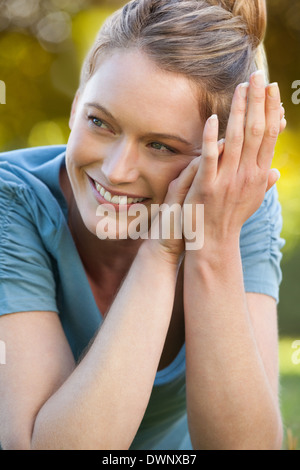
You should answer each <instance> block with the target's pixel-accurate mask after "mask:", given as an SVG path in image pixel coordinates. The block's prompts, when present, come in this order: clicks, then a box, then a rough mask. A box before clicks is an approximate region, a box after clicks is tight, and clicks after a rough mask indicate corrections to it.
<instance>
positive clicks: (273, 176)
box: [266, 168, 281, 192]
mask: <svg viewBox="0 0 300 470" xmlns="http://www.w3.org/2000/svg"><path fill="white" fill-rule="evenodd" d="M280 176H281V175H280V171H279V170H277V168H272V169H271V170H270V171H269V177H268V185H267V189H266V192H268V191H269V190H270V189H271V188H272V187H273V186H274V184H276V183H277V181H279V179H280Z"/></svg>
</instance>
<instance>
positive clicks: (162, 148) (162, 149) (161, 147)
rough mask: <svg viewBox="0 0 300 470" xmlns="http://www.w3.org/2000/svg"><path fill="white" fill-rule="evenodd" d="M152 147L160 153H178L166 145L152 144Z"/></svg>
mask: <svg viewBox="0 0 300 470" xmlns="http://www.w3.org/2000/svg"><path fill="white" fill-rule="evenodd" d="M150 147H151V148H153V149H154V150H157V151H159V152H164V153H176V151H175V150H173V149H172V148H170V147H167V146H166V145H163V144H160V143H159V142H152V143H151V144H150Z"/></svg>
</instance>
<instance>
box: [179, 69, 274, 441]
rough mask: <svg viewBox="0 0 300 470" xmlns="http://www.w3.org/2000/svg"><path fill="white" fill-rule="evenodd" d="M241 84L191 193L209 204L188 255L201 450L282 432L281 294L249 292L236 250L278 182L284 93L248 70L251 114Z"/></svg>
mask: <svg viewBox="0 0 300 470" xmlns="http://www.w3.org/2000/svg"><path fill="white" fill-rule="evenodd" d="M245 91H246V88H245V87H238V89H237V91H236V93H235V96H234V99H233V105H232V111H231V115H230V118H229V123H228V129H227V134H226V144H225V150H224V153H223V155H222V157H221V159H220V160H219V161H218V158H217V150H216V140H217V121H216V120H215V121H214V122H212V120H210V122H208V123H207V125H206V128H205V131H204V137H203V139H204V140H203V159H202V160H201V162H200V166H199V170H198V173H197V175H196V178H195V181H194V183H193V185H192V187H191V190H190V192H189V194H188V196H187V199H186V202H188V203H190V202H193V203H195V202H196V201H197V202H199V203H201V202H202V203H204V204H205V224H204V225H205V241H204V247H203V249H202V250H200V251H198V252H196V253H193V252H191V253H187V254H186V259H185V275H184V279H185V280H184V306H185V324H186V350H187V404H188V416H189V426H190V433H191V437H192V442H193V445H194V446H195V447H196V448H208V449H274V448H275V449H276V448H280V446H281V439H282V423H281V417H280V411H279V404H278V385H277V382H278V358H277V352H276V348H277V334H276V331H277V329H276V325H277V319H276V306H275V301H274V300H273V299H271V298H270V297H267V296H262V295H254V297H253V294H252V296H251V295H250V294H247V295H246V294H245V292H244V283H243V271H242V262H241V255H240V249H239V237H240V231H241V228H242V226H243V224H244V223H245V222H246V220H247V219H248V218H249V217H250V216H251V215H252V214H253V213H254V212H255V211H256V210H257V209H258V208H259V207H260V205H261V203H262V200H263V198H264V195H265V191H266V189H269V188H270V187H271V186H272V185H273V184H274V182H275V180H276V178H275V174H274V173H273V172H272V171H271V172H270V170H269V168H270V165H271V161H272V157H273V153H274V146H275V142H276V139H277V136H278V132H279V127H280V125H279V122H280V96H279V92H278V88H277V86H276V85H272V86H270V87H268V88H267V93H266V94H265V88H264V86H262V85H260V86H259V85H257V84H255V83H254V76H252V77H251V86H250V89H249V93H248V98H249V101H248V112H247V114H246V105H247V99H246V98H247V96H246V94H245ZM243 92H244V93H243ZM245 115H246V125H245V127H244V123H245ZM213 124H215V125H213ZM262 338H264V341H262Z"/></svg>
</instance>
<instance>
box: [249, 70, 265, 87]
mask: <svg viewBox="0 0 300 470" xmlns="http://www.w3.org/2000/svg"><path fill="white" fill-rule="evenodd" d="M252 76H253V80H254V84H255V85H256V86H258V87H262V86H265V84H266V82H265V74H264V72H263V71H262V70H258V71H257V72H254V74H253V75H252Z"/></svg>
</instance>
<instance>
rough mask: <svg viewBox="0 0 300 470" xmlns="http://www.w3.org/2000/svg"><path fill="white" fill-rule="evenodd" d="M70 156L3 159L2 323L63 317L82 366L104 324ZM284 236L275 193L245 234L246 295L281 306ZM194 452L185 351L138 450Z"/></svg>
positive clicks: (159, 379) (159, 386) (35, 153)
mask: <svg viewBox="0 0 300 470" xmlns="http://www.w3.org/2000/svg"><path fill="white" fill-rule="evenodd" d="M65 149H66V148H65V146H51V147H39V148H31V149H25V150H17V151H13V152H6V153H2V154H0V315H6V314H10V313H14V312H24V311H54V312H57V313H58V314H59V318H60V320H61V323H62V326H63V329H64V332H65V335H66V338H67V340H68V342H69V344H70V346H71V349H72V352H73V355H74V358H75V360H78V358H79V357H80V356H81V354H82V353H83V351H84V350H85V348H86V347H87V346H88V344H89V343H90V341H91V339H92V338H93V337H94V336H95V334H96V332H97V330H98V329H99V327H100V324H101V322H102V317H101V315H100V313H99V310H98V307H97V305H96V302H95V300H94V297H93V294H92V291H91V288H90V285H89V282H88V279H87V277H86V273H85V270H84V268H83V265H82V262H81V259H80V257H79V255H78V252H77V249H76V246H75V244H74V241H73V238H72V236H71V233H70V231H69V228H68V225H67V219H68V207H67V204H66V201H65V198H64V195H63V193H62V191H61V188H60V184H59V173H60V168H61V166H62V165H64V163H65ZM281 228H282V217H281V207H280V204H279V202H278V194H277V189H276V187H273V188H272V189H271V190H270V191H268V193H267V194H266V197H265V199H264V201H263V204H262V205H261V207H260V208H259V210H258V211H257V212H256V213H255V214H253V216H252V217H250V219H249V220H248V221H247V222H246V223H245V225H244V226H243V228H242V232H241V237H240V249H241V256H242V264H243V274H244V284H245V291H246V292H257V293H261V294H266V295H269V296H271V297H273V298H274V299H275V300H276V302H277V303H278V301H279V285H280V282H281V279H282V274H281V269H280V261H281V258H282V254H281V251H280V250H281V248H282V247H283V245H284V240H282V239H281V238H280V233H281ZM0 425H1V424H0ZM191 448H192V446H191V441H190V437H189V433H188V426H187V418H186V396H185V346H183V347H182V349H181V351H180V352H179V354H178V355H177V357H176V358H175V360H174V361H173V362H172V363H171V364H170V365H169V366H168V367H167V368H165V369H163V370H161V371H159V372H157V375H156V378H155V382H154V387H153V391H152V394H151V398H150V401H149V404H148V407H147V410H146V413H145V416H144V418H143V421H142V423H141V426H140V428H139V430H138V433H137V435H136V438H135V439H134V442H133V444H132V447H131V449H146V450H154V449H155V450H187V449H191Z"/></svg>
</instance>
